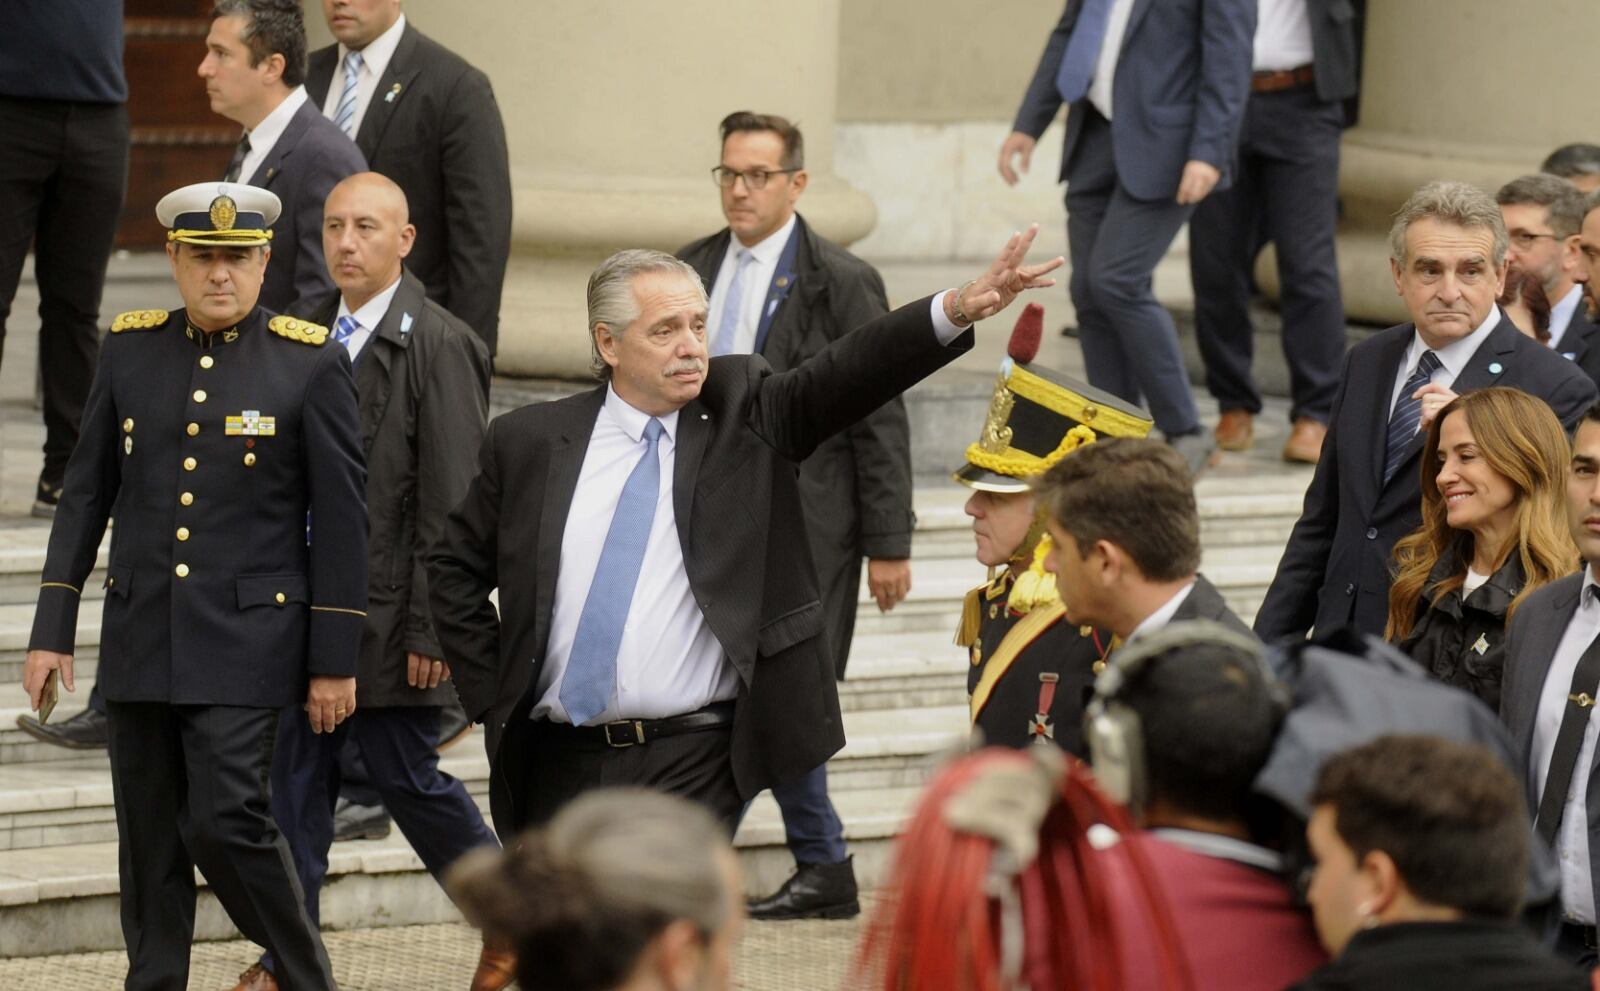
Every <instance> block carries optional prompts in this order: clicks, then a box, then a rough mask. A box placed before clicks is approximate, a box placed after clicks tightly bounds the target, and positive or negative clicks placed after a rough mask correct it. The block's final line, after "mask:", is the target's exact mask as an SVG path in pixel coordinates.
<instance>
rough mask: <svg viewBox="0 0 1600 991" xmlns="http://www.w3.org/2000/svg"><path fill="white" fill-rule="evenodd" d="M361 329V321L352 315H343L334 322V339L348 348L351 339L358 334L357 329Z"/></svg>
mask: <svg viewBox="0 0 1600 991" xmlns="http://www.w3.org/2000/svg"><path fill="white" fill-rule="evenodd" d="M360 329H361V322H360V321H359V320H357V319H356V318H355V317H352V316H342V317H340V318H339V319H338V320H336V321H334V324H333V339H334V340H335V341H338V342H339V343H340V344H343V345H344V346H345V348H346V349H347V350H348V349H349V347H350V341H351V340H352V339H353V338H354V337H355V336H356V331H358V330H360Z"/></svg>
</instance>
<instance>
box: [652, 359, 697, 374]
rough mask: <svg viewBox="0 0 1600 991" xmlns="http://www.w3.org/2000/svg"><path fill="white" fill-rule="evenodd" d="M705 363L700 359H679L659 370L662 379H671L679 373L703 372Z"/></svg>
mask: <svg viewBox="0 0 1600 991" xmlns="http://www.w3.org/2000/svg"><path fill="white" fill-rule="evenodd" d="M705 370H706V363H705V361H703V360H702V359H700V358H680V359H678V360H677V361H674V362H673V363H672V364H670V365H668V366H667V367H666V368H664V369H662V370H661V375H662V377H663V378H671V377H672V376H674V375H676V374H678V373H679V372H704V371H705Z"/></svg>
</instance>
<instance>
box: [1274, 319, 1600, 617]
mask: <svg viewBox="0 0 1600 991" xmlns="http://www.w3.org/2000/svg"><path fill="white" fill-rule="evenodd" d="M1415 331H1416V328H1415V326H1414V325H1413V324H1409V323H1408V324H1401V325H1400V326H1398V327H1390V328H1389V329H1388V330H1385V331H1383V332H1382V333H1379V334H1374V335H1373V336H1372V337H1370V338H1368V339H1367V340H1365V341H1362V342H1361V343H1360V344H1357V345H1356V346H1355V347H1353V348H1351V349H1350V353H1349V354H1348V355H1347V356H1346V357H1345V366H1344V371H1343V372H1342V373H1341V375H1340V377H1339V391H1338V392H1337V393H1336V394H1335V395H1334V399H1333V412H1332V413H1331V414H1330V416H1329V419H1328V437H1327V440H1325V441H1324V442H1323V446H1322V459H1321V460H1320V461H1318V462H1317V470H1316V474H1314V475H1313V476H1312V479H1311V487H1310V488H1309V489H1308V490H1307V491H1306V500H1305V506H1304V508H1303V509H1302V511H1301V514H1300V519H1299V521H1298V522H1296V523H1295V525H1294V531H1293V532H1292V533H1291V534H1290V536H1289V545H1288V546H1287V547H1286V548H1285V549H1284V552H1283V558H1282V559H1281V560H1280V561H1279V562H1278V573H1277V575H1276V576H1275V577H1274V578H1273V579H1272V585H1271V587H1270V588H1269V589H1268V590H1267V597H1266V601H1265V602H1263V603H1262V605H1261V611H1260V612H1259V613H1258V614H1257V615H1256V633H1257V634H1259V635H1260V636H1261V639H1263V640H1266V641H1268V642H1269V643H1270V642H1272V641H1275V640H1279V639H1282V638H1285V637H1296V638H1298V637H1302V636H1304V635H1305V633H1306V630H1307V629H1309V628H1312V627H1315V628H1316V630H1317V631H1318V632H1326V631H1330V630H1335V629H1338V628H1339V627H1343V626H1354V627H1355V628H1356V629H1357V630H1359V631H1360V632H1362V633H1370V634H1372V635H1374V636H1380V637H1381V636H1382V635H1383V627H1384V623H1385V621H1386V620H1387V618H1388V613H1389V584H1390V582H1391V581H1392V578H1393V576H1392V574H1391V572H1390V558H1391V557H1392V555H1393V551H1394V545H1395V542H1396V541H1397V540H1399V539H1400V538H1401V537H1403V536H1405V535H1406V534H1408V533H1410V532H1411V531H1412V530H1415V529H1416V528H1417V527H1418V526H1420V525H1421V523H1422V488H1421V478H1422V472H1423V471H1424V470H1431V469H1429V468H1425V467H1422V466H1419V465H1418V458H1417V452H1418V451H1419V450H1421V448H1422V445H1423V443H1424V442H1425V440H1426V436H1427V435H1426V432H1425V431H1419V432H1418V433H1417V435H1416V436H1415V437H1414V438H1413V439H1412V441H1411V444H1410V448H1409V451H1410V453H1409V455H1408V458H1407V460H1406V461H1405V463H1404V464H1402V465H1401V466H1400V469H1399V471H1397V472H1396V473H1395V475H1394V477H1393V478H1391V479H1390V480H1389V481H1388V482H1387V483H1385V482H1384V481H1383V464H1384V456H1385V452H1384V442H1385V437H1386V435H1387V434H1388V429H1389V413H1390V402H1389V400H1390V395H1391V394H1392V393H1393V391H1394V380H1395V376H1396V375H1397V374H1399V370H1400V362H1401V361H1403V360H1404V359H1405V354H1406V349H1407V348H1408V347H1410V345H1411V340H1412V336H1413V334H1414V333H1415ZM1492 385H1499V386H1509V387H1511V388H1515V389H1521V390H1523V391H1524V392H1528V393H1531V394H1532V395H1535V396H1538V397H1539V398H1541V399H1543V400H1544V401H1545V402H1547V403H1549V404H1550V406H1551V408H1552V409H1554V410H1555V413H1556V416H1558V417H1559V418H1560V419H1561V422H1562V423H1563V424H1564V425H1565V426H1567V427H1568V428H1569V429H1570V428H1571V427H1572V426H1573V425H1574V424H1575V423H1577V422H1578V419H1579V418H1580V417H1581V416H1582V415H1583V411H1584V410H1585V409H1587V408H1588V407H1589V406H1591V405H1592V404H1593V403H1594V401H1595V385H1594V383H1593V382H1591V381H1590V380H1589V379H1588V377H1587V376H1585V375H1584V374H1583V373H1582V372H1581V371H1579V370H1578V369H1577V367H1575V366H1574V365H1573V363H1572V362H1570V361H1567V360H1566V359H1564V358H1562V357H1561V356H1560V355H1558V354H1555V353H1554V352H1552V351H1551V350H1550V349H1549V348H1547V347H1545V346H1544V345H1542V344H1540V343H1539V342H1538V341H1536V340H1534V339H1533V338H1531V337H1527V336H1526V335H1524V334H1522V333H1521V332H1520V331H1518V330H1517V328H1516V327H1515V325H1513V324H1512V323H1511V319H1510V318H1509V317H1507V316H1506V315H1505V314H1504V313H1501V314H1500V322H1499V323H1498V324H1496V325H1495V328H1494V329H1493V330H1491V331H1490V332H1489V336H1488V338H1487V339H1486V340H1485V341H1484V342H1483V344H1481V345H1480V346H1479V347H1478V350H1477V353H1475V354H1474V355H1473V356H1472V359H1471V360H1470V361H1468V362H1467V366H1466V368H1464V369H1462V372H1461V374H1460V375H1459V376H1458V377H1457V378H1456V381H1455V382H1454V383H1453V384H1452V386H1451V388H1453V389H1454V390H1455V391H1456V392H1470V391H1472V390H1473V389H1483V388H1487V387H1489V386H1492Z"/></svg>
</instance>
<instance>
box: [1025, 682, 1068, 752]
mask: <svg viewBox="0 0 1600 991" xmlns="http://www.w3.org/2000/svg"><path fill="white" fill-rule="evenodd" d="M1060 680H1061V676H1060V675H1058V674H1055V673H1053V672H1050V671H1043V672H1040V674H1039V707H1038V708H1039V711H1038V712H1035V713H1034V714H1033V718H1032V719H1029V720H1028V737H1029V739H1031V740H1032V741H1033V742H1034V743H1038V744H1048V743H1054V742H1055V738H1056V726H1055V723H1054V722H1053V721H1052V720H1051V719H1050V708H1051V706H1053V705H1055V701H1056V683H1057V682H1059V681H1060Z"/></svg>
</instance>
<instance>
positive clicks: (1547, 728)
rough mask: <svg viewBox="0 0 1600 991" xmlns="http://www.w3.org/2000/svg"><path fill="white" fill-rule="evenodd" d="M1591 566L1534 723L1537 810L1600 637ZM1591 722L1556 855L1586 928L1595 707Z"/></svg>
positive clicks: (1564, 893)
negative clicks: (1576, 688)
mask: <svg viewBox="0 0 1600 991" xmlns="http://www.w3.org/2000/svg"><path fill="white" fill-rule="evenodd" d="M1595 580H1596V578H1595V570H1594V567H1593V566H1592V565H1591V566H1590V567H1589V569H1588V571H1587V572H1585V574H1584V591H1583V592H1582V593H1581V594H1580V596H1579V599H1578V608H1577V610H1576V611H1575V612H1574V613H1573V614H1572V619H1571V620H1569V621H1568V622H1567V632H1566V633H1565V634H1563V635H1562V637H1561V643H1560V644H1559V645H1558V646H1557V647H1556V653H1555V656H1554V657H1553V658H1551V660H1550V670H1549V672H1548V673H1547V674H1546V675H1545V676H1544V687H1543V688H1541V689H1540V691H1539V710H1538V714H1537V715H1536V716H1535V717H1534V721H1533V747H1532V752H1531V754H1530V755H1529V757H1530V760H1529V767H1528V773H1529V774H1531V775H1532V776H1533V782H1534V787H1535V788H1536V789H1537V792H1536V793H1535V795H1534V803H1533V804H1534V808H1538V807H1539V803H1540V802H1541V801H1543V799H1544V783H1545V779H1546V778H1548V777H1549V775H1550V760H1551V758H1552V757H1554V755H1555V746H1556V735H1557V734H1558V733H1560V731H1561V717H1562V716H1563V715H1564V714H1565V712H1566V709H1567V694H1568V692H1570V691H1571V689H1572V674H1573V672H1574V671H1576V670H1577V667H1578V660H1579V658H1581V657H1582V656H1583V652H1584V651H1585V650H1586V649H1588V646H1589V644H1590V643H1592V642H1593V641H1594V638H1595V635H1596V634H1600V604H1597V603H1596V602H1595V601H1594V597H1593V596H1591V595H1590V594H1589V591H1588V586H1589V585H1590V584H1593V583H1594V582H1595ZM1588 712H1589V724H1588V725H1587V726H1585V727H1584V730H1583V746H1582V747H1580V748H1579V750H1578V764H1577V767H1576V769H1575V770H1574V771H1573V774H1572V786H1571V787H1570V788H1568V789H1567V805H1566V809H1565V810H1564V811H1563V812H1562V814H1561V828H1560V831H1559V832H1557V833H1556V856H1557V858H1558V859H1559V861H1560V866H1561V908H1562V912H1563V914H1564V915H1565V916H1566V918H1567V919H1568V920H1569V921H1572V922H1576V923H1579V924H1580V925H1585V926H1592V925H1594V924H1595V912H1594V878H1592V877H1590V875H1589V807H1588V801H1589V768H1590V767H1591V766H1592V765H1593V764H1594V745H1595V721H1594V710H1593V709H1589V710H1588Z"/></svg>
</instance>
